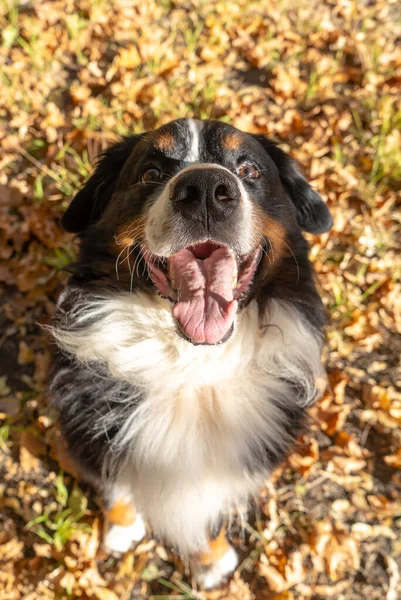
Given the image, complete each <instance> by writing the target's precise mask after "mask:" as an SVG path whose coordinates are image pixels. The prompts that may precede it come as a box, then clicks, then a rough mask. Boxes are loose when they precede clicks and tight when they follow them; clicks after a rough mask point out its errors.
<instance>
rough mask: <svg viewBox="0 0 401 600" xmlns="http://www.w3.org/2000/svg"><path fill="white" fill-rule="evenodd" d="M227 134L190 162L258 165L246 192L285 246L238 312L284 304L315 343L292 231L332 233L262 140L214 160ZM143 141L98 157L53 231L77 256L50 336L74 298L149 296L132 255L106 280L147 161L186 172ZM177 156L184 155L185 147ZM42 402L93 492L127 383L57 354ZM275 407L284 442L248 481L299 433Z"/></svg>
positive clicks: (112, 457) (312, 287) (254, 466)
mask: <svg viewBox="0 0 401 600" xmlns="http://www.w3.org/2000/svg"><path fill="white" fill-rule="evenodd" d="M227 127H228V126H226V125H223V124H216V123H214V122H207V123H206V125H205V132H206V133H205V136H206V134H207V135H210V140H209V138H207V137H206V141H204V142H203V145H202V147H201V157H200V159H201V160H202V161H205V162H209V163H213V162H218V163H219V164H224V165H225V166H226V168H232V169H234V167H233V165H235V164H236V162H235V161H239V160H240V159H241V156H249V155H250V156H253V155H254V156H255V157H256V158H255V160H259V161H260V164H262V166H263V167H264V168H263V171H264V172H266V173H267V175H266V176H264V177H261V178H260V179H259V180H256V181H255V182H250V183H249V194H250V196H251V197H252V200H253V201H255V203H257V204H258V207H259V208H260V209H261V210H262V211H264V212H265V213H266V214H267V215H269V216H270V217H272V218H274V219H275V220H276V221H278V222H279V223H281V224H282V225H283V227H284V228H285V232H286V238H285V245H286V246H287V248H288V249H289V252H285V253H284V255H283V256H282V257H279V258H278V259H277V260H278V262H277V264H274V265H270V264H269V263H268V262H266V261H265V262H264V263H263V265H262V264H261V265H260V266H259V268H258V271H257V273H256V276H255V279H254V282H253V284H252V286H251V287H250V290H249V293H248V294H247V295H246V297H244V298H242V299H241V300H240V306H241V307H243V306H245V305H246V304H248V303H249V302H250V301H251V300H252V299H254V298H256V299H257V301H258V304H259V307H260V308H261V309H263V310H265V309H266V307H268V304H269V301H270V300H271V299H279V300H285V301H286V302H288V303H290V304H292V305H293V306H295V307H296V308H297V309H298V311H299V312H300V313H301V314H302V315H303V317H304V319H305V320H306V321H307V322H308V323H309V324H310V326H311V327H312V328H313V329H314V330H315V332H316V335H317V336H319V335H323V328H324V325H325V323H326V313H325V310H324V307H323V304H322V301H321V299H320V296H319V294H318V292H317V289H316V284H315V277H314V272H313V268H312V265H311V263H310V262H309V259H308V246H307V243H306V241H305V239H304V238H303V236H302V232H301V229H302V230H305V231H308V232H312V233H322V232H324V231H328V229H330V227H331V224H332V220H331V216H330V213H329V211H328V209H327V207H326V205H325V204H324V202H323V201H322V199H321V198H320V196H319V195H318V194H317V193H316V192H315V191H314V190H312V188H311V187H310V186H309V184H308V183H307V182H306V180H305V179H304V178H303V176H302V175H301V174H300V173H299V171H298V170H297V168H296V166H295V163H294V161H293V160H292V159H290V158H289V157H288V156H287V155H286V154H285V153H284V152H283V151H282V150H281V149H280V148H278V147H277V146H276V145H275V144H274V143H273V142H272V141H271V140H268V139H267V138H265V137H263V136H260V135H256V136H249V135H246V134H243V135H244V148H239V149H238V151H237V152H236V154H235V153H234V154H235V155H234V154H233V156H227V152H225V151H223V150H221V148H220V150H219V144H217V143H216V140H218V139H219V136H220V137H222V136H223V137H224V135H225V133H226V132H227V130H226V129H225V128H227ZM180 128H182V122H178V125H177V131H179V130H180ZM168 131H169V132H171V131H173V132H174V131H175V127H173V126H172V125H169V129H168ZM228 131H231V129H230V128H229V129H228ZM234 131H235V130H234ZM209 132H210V133H209ZM152 136H153V134H148V138H147V139H146V140H145V141H144V140H143V137H142V136H133V137H131V138H127V139H125V140H123V141H122V142H121V143H119V144H117V145H115V146H112V147H111V148H110V149H109V150H107V151H106V152H105V153H104V155H103V157H102V159H101V161H100V162H99V164H98V166H97V168H96V170H95V173H94V174H93V175H92V177H91V178H90V179H89V181H88V182H87V184H86V185H85V186H84V187H83V189H82V190H81V191H80V192H78V194H77V195H76V197H75V198H74V199H73V201H72V202H71V204H70V206H69V208H68V209H67V211H66V213H65V215H64V217H63V220H62V222H63V225H64V227H65V228H66V229H67V230H68V231H70V232H74V233H78V234H79V238H80V243H81V247H80V256H79V259H78V261H77V263H76V265H74V266H73V276H72V278H71V280H70V282H69V288H68V289H67V293H66V294H65V295H64V298H63V300H62V302H61V303H60V306H59V311H58V317H57V319H58V321H57V322H56V325H57V326H60V327H62V328H64V329H67V330H68V329H69V328H70V327H71V324H70V323H69V321H68V314H69V311H70V310H72V309H73V308H74V306H75V305H76V303H77V302H78V301H79V302H81V301H82V298H83V299H84V300H85V298H87V300H89V299H90V298H91V296H97V297H99V296H100V297H101V296H103V295H106V294H112V293H115V292H118V291H126V292H127V291H130V289H131V291H133V293H135V292H136V291H138V290H140V291H144V292H146V293H149V294H155V293H157V292H156V288H155V286H154V284H153V282H152V280H151V278H150V276H149V273H148V271H147V269H146V265H145V262H144V260H143V257H142V256H141V254H140V250H139V249H135V248H134V250H133V259H134V260H135V259H137V260H136V263H135V265H136V267H137V269H134V273H133V274H132V272H131V271H130V270H129V269H128V267H127V264H125V265H124V266H123V267H121V270H120V272H119V278H118V279H117V278H116V271H115V265H116V247H115V235H116V232H117V231H118V229H119V227H121V226H124V225H125V224H126V223H130V222H132V221H133V222H135V220H136V219H138V218H139V217H141V215H143V214H144V211H146V210H148V209H149V201H150V199H152V198H153V197H154V196H155V195H156V194H157V192H158V191H160V189H161V188H159V187H157V186H156V185H152V184H150V185H149V186H143V185H139V182H140V181H141V174H142V173H143V170H144V169H146V168H148V165H149V164H152V163H151V162H150V161H153V162H155V161H156V162H157V164H159V165H160V168H161V169H162V170H163V172H166V173H167V174H168V176H169V177H171V176H173V175H174V174H176V173H177V172H179V170H180V169H182V168H184V167H185V166H186V163H185V160H184V159H182V158H180V157H179V158H171V159H166V158H165V157H164V156H163V155H162V153H160V152H159V151H158V150H157V149H152V148H151V142H152V139H153V137H152ZM213 136H215V137H213ZM208 140H209V141H208ZM139 142H140V143H139ZM182 146H183V148H184V150H185V148H186V147H185V144H182ZM214 149H216V150H214ZM213 152H215V154H213ZM252 153H253V154H252ZM230 161H231V162H230ZM166 181H167V179H166V180H165V182H164V183H166ZM247 184H248V183H247ZM229 233H230V232H229ZM229 233H228V234H227V235H229ZM231 233H232V232H231ZM266 249H268V241H267V240H266ZM264 326H266V327H269V325H265V324H264V323H261V328H263V327H264ZM307 368H308V367H307V366H306V365H305V369H307ZM287 383H289V384H290V386H291V387H292V389H293V394H294V397H298V398H299V399H301V398H302V396H303V395H304V394H305V390H304V389H300V388H299V385H298V382H296V381H294V382H287ZM51 393H52V396H53V398H54V402H55V405H56V407H57V408H58V410H59V413H60V421H61V426H62V429H63V432H64V435H65V437H66V440H67V443H68V445H69V447H70V450H71V452H72V454H73V456H74V458H75V459H76V460H78V462H79V463H80V464H81V465H82V466H83V468H84V469H85V470H86V472H87V473H88V475H89V477H90V478H91V480H96V481H99V484H100V480H101V477H102V474H103V475H104V469H105V465H114V466H115V465H117V464H118V462H119V460H123V459H124V456H121V455H120V454H119V453H120V448H119V446H118V436H119V432H120V430H121V427H122V426H123V424H124V422H125V420H126V418H127V415H128V414H129V412H130V411H132V409H133V407H134V406H135V405H136V404H137V403H139V402H141V400H142V398H141V394H140V393H139V391H138V390H137V389H135V387H133V386H132V385H130V384H128V383H127V382H124V381H120V380H117V379H115V378H114V377H112V376H111V375H110V373H108V372H107V367H106V366H105V365H101V364H99V363H96V362H94V363H91V364H89V365H84V364H81V363H79V362H78V361H77V360H76V359H75V358H74V357H73V356H71V355H68V354H65V353H64V354H61V353H57V356H56V360H55V370H54V375H53V381H52V386H51ZM277 406H278V408H279V410H280V414H281V419H282V421H283V423H285V431H286V434H287V436H288V439H287V440H280V444H278V445H277V447H272V446H271V445H270V446H268V445H266V446H264V447H263V448H261V447H255V451H254V457H253V460H252V461H251V464H246V465H244V469H245V470H247V471H249V472H250V473H251V474H252V473H254V472H256V471H264V470H266V469H267V468H269V469H270V468H272V467H273V466H274V465H276V464H277V463H279V462H280V461H281V460H282V459H283V458H284V456H285V455H286V453H287V452H288V451H289V449H290V447H291V443H292V442H293V440H294V439H295V438H296V437H297V435H298V434H299V433H300V432H301V431H302V430H303V428H304V426H305V408H304V404H303V403H302V401H300V402H299V403H298V404H297V408H294V406H292V407H291V408H289V407H288V406H287V404H286V398H278V399H277Z"/></svg>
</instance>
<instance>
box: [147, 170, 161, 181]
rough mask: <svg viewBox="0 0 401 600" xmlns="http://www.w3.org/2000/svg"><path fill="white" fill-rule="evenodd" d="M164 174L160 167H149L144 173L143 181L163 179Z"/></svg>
mask: <svg viewBox="0 0 401 600" xmlns="http://www.w3.org/2000/svg"><path fill="white" fill-rule="evenodd" d="M161 176H162V174H161V173H160V171H159V169H155V168H152V169H147V170H146V171H145V172H144V173H143V175H142V181H143V182H144V183H151V182H153V181H159V180H160V179H161Z"/></svg>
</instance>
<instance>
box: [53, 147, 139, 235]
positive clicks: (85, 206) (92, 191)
mask: <svg viewBox="0 0 401 600" xmlns="http://www.w3.org/2000/svg"><path fill="white" fill-rule="evenodd" d="M138 139H140V138H139V136H132V137H129V138H125V139H124V140H123V141H122V142H119V143H118V144H115V145H114V146H111V147H110V148H108V149H107V150H106V152H104V153H103V154H102V155H101V157H100V160H99V162H98V164H97V166H96V170H95V172H94V173H93V175H92V177H90V179H88V181H87V182H86V184H85V185H84V187H83V188H82V189H81V190H80V191H79V192H78V193H77V195H76V196H75V197H74V198H73V199H72V202H71V203H70V205H69V207H68V208H67V210H66V211H65V213H64V215H63V217H62V219H61V224H62V225H63V227H64V229H66V230H67V231H69V232H70V233H82V232H83V231H85V229H87V228H88V227H89V226H90V225H92V224H93V223H96V221H98V220H99V219H100V217H101V216H102V214H103V212H104V210H105V208H106V206H107V204H108V203H109V201H110V199H111V197H112V195H113V192H114V191H115V189H116V186H117V181H118V178H119V176H120V173H121V170H122V168H123V166H124V164H125V162H126V160H127V158H128V157H129V155H130V154H131V152H132V150H133V148H134V146H135V144H136V143H137V141H138Z"/></svg>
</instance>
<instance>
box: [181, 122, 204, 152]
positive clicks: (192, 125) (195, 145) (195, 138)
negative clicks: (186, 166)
mask: <svg viewBox="0 0 401 600" xmlns="http://www.w3.org/2000/svg"><path fill="white" fill-rule="evenodd" d="M187 124H188V129H189V135H190V142H189V152H188V154H187V155H186V157H185V160H186V161H188V162H197V161H198V160H199V142H200V136H199V134H200V131H201V129H202V124H201V123H199V121H195V120H194V119H188V121H187Z"/></svg>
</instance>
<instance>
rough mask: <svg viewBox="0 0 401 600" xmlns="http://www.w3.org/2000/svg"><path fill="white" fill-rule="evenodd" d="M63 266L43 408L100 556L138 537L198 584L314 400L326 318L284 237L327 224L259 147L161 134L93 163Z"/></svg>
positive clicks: (211, 579)
mask: <svg viewBox="0 0 401 600" xmlns="http://www.w3.org/2000/svg"><path fill="white" fill-rule="evenodd" d="M62 224H63V226H64V228H65V229H66V230H67V231H69V232H72V233H75V234H77V235H78V237H79V240H80V253H79V258H78V260H77V263H76V264H75V265H74V266H73V271H72V275H71V278H70V280H69V282H68V285H67V287H66V289H65V290H64V291H63V292H62V294H61V297H60V299H59V302H58V308H57V314H56V318H55V322H54V324H53V326H52V333H53V336H54V339H55V341H56V342H57V348H58V350H57V352H56V354H57V356H56V359H55V369H54V375H53V377H52V382H51V394H52V398H53V401H54V404H55V406H56V407H57V409H58V412H59V416H60V423H61V429H62V432H63V434H64V436H65V439H66V441H67V444H68V447H69V451H70V453H71V455H72V457H73V458H74V460H75V461H76V462H77V464H79V466H80V468H81V469H82V472H83V473H84V476H85V477H86V478H87V479H88V481H90V482H91V483H92V484H93V485H95V486H96V488H97V489H98V490H99V492H100V493H101V496H102V498H103V501H104V507H105V514H106V523H107V525H106V530H105V534H104V546H105V548H106V550H107V551H109V552H117V553H122V552H125V551H127V550H129V549H130V548H131V547H132V546H133V544H135V543H137V542H139V541H140V540H141V539H142V538H143V536H144V535H145V523H147V524H149V526H150V527H151V529H152V530H153V532H154V535H155V536H156V537H158V538H159V539H161V540H164V541H165V543H166V544H168V545H169V546H170V547H172V548H174V549H175V550H176V551H177V552H178V553H179V554H180V555H181V557H182V558H183V559H184V560H185V561H186V562H187V563H188V564H190V565H191V568H192V574H193V577H194V578H195V580H196V581H197V582H198V584H199V585H200V586H203V587H204V588H212V587H215V586H218V585H219V584H221V583H222V582H223V581H224V580H225V579H227V578H228V576H229V575H230V574H231V573H232V572H233V571H234V570H235V567H236V565H237V561H238V559H237V554H236V552H235V550H234V549H233V547H232V546H231V545H230V544H229V542H228V541H227V537H226V525H227V523H230V522H231V515H233V514H235V512H237V513H238V512H239V513H240V514H242V515H243V514H244V512H246V510H247V507H248V505H249V503H250V501H251V500H252V499H253V498H255V497H256V496H257V494H258V491H259V490H260V488H261V487H262V486H263V483H264V482H265V481H266V479H267V478H268V477H269V475H270V474H271V472H272V470H273V469H274V468H275V466H276V465H277V464H278V463H280V462H281V461H282V460H283V459H284V458H285V457H286V455H287V454H288V453H289V452H290V449H291V445H292V444H293V442H294V440H295V439H296V438H297V436H298V435H299V434H300V433H301V432H302V431H303V430H304V427H305V413H306V409H307V407H308V406H309V405H310V404H311V403H313V402H314V401H316V399H318V398H319V397H320V396H321V394H322V392H323V391H324V388H325V382H326V375H325V370H324V368H323V366H322V362H321V350H322V344H323V340H324V328H325V324H326V320H327V316H326V311H325V309H324V306H323V304H322V301H321V298H320V296H319V293H318V291H317V288H316V282H315V275H314V271H313V267H312V265H311V263H310V262H309V259H308V246H307V243H306V241H305V239H304V237H303V234H302V231H307V232H310V233H315V234H320V233H323V232H326V231H328V230H329V229H330V227H331V225H332V218H331V215H330V212H329V210H328V208H327V207H326V205H325V203H324V201H323V200H322V198H321V197H320V196H319V195H318V194H317V192H316V191H314V190H313V189H312V188H311V186H310V185H309V184H308V183H307V181H306V180H305V178H304V177H303V175H302V174H301V172H300V171H299V169H298V167H297V165H296V163H295V161H294V160H293V159H292V158H290V156H288V155H287V154H286V153H285V152H284V151H283V150H282V149H280V148H279V147H278V146H277V145H276V144H275V143H274V142H273V141H272V140H270V139H268V138H266V137H265V136H263V135H259V134H249V133H244V132H242V131H239V130H238V129H236V128H234V127H232V126H230V125H228V124H226V123H223V122H218V121H212V120H205V121H200V120H194V119H179V120H176V121H173V122H170V123H168V124H166V125H164V126H162V127H160V128H159V129H156V130H154V131H149V132H147V133H144V134H141V135H132V136H131V137H127V138H125V139H123V140H122V141H121V142H119V143H117V144H115V145H113V146H111V147H110V148H109V149H108V150H106V152H105V153H104V154H103V156H102V158H101V159H100V161H99V163H98V165H97V168H96V170H95V172H94V174H93V175H92V176H91V177H90V179H89V180H88V182H87V183H86V185H85V186H84V187H83V189H81V191H79V192H78V194H77V195H76V196H75V198H74V199H73V200H72V202H71V204H70V205H69V207H68V209H67V210H66V212H65V213H64V215H63V219H62Z"/></svg>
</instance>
